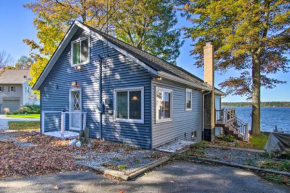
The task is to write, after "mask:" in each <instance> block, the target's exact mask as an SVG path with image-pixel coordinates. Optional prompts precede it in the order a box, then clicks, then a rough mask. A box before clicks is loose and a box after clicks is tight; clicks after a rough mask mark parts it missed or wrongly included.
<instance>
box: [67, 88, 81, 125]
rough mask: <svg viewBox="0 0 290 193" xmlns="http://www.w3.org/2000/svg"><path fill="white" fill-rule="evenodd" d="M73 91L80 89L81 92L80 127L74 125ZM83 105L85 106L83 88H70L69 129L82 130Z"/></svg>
mask: <svg viewBox="0 0 290 193" xmlns="http://www.w3.org/2000/svg"><path fill="white" fill-rule="evenodd" d="M73 91H79V92H80V101H79V102H80V110H79V111H80V114H79V119H80V124H79V128H77V127H72V126H71V125H72V113H71V112H73V108H72V103H73V101H72V92H73ZM82 106H83V103H82V89H81V88H77V87H75V88H70V89H69V130H74V131H80V130H82V113H81V112H82Z"/></svg>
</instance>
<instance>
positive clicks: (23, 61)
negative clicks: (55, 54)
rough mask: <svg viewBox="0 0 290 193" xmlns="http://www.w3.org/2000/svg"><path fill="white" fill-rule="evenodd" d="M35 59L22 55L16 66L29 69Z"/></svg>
mask: <svg viewBox="0 0 290 193" xmlns="http://www.w3.org/2000/svg"><path fill="white" fill-rule="evenodd" d="M33 62H34V61H33V59H32V58H30V57H27V56H21V57H20V58H19V59H18V60H17V62H16V64H15V68H16V69H29V68H30V66H31V64H33Z"/></svg>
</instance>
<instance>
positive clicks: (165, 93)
mask: <svg viewBox="0 0 290 193" xmlns="http://www.w3.org/2000/svg"><path fill="white" fill-rule="evenodd" d="M171 118H172V90H169V89H164V88H156V122H163V121H171V120H172V119H171Z"/></svg>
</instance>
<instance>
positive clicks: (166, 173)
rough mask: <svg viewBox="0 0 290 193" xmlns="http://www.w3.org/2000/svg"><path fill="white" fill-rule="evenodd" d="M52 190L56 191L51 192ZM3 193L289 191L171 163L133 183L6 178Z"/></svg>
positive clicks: (227, 170)
mask: <svg viewBox="0 0 290 193" xmlns="http://www.w3.org/2000/svg"><path fill="white" fill-rule="evenodd" d="M55 186H57V187H58V190H54V188H53V187H55ZM2 192H3V193H4V192H5V193H6V192H7V193H10V192H11V193H17V192H29V193H34V192H94V193H95V192H102V193H103V192H106V193H110V192H114V193H116V192H124V193H131V192H134V193H135V192H136V193H139V192H142V193H147V192H148V193H155V192H156V193H157V192H158V193H163V192H164V193H170V192H182V193H186V192H204V193H207V192H210V193H212V192H223V193H230V192H233V193H240V192H243V193H245V192H251V193H255V192H257V193H258V192H263V193H286V192H290V187H287V186H285V185H276V184H275V185H273V184H272V183H269V182H267V181H265V180H262V179H261V178H260V177H258V176H256V175H255V174H254V173H252V172H249V171H246V170H241V169H238V168H232V167H227V166H211V165H203V164H196V163H190V162H173V163H171V164H168V165H166V166H164V167H159V168H157V169H155V170H154V171H153V172H150V173H148V174H147V175H144V176H142V177H139V178H137V179H135V180H133V181H127V182H120V183H119V182H117V181H115V180H112V179H109V178H105V177H103V176H101V175H97V174H94V173H90V172H79V173H78V172H69V173H62V174H55V175H48V176H36V177H26V178H18V179H16V178H7V179H4V180H0V193H2Z"/></svg>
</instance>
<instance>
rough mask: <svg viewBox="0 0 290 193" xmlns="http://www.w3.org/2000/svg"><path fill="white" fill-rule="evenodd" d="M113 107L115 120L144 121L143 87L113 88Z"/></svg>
mask: <svg viewBox="0 0 290 193" xmlns="http://www.w3.org/2000/svg"><path fill="white" fill-rule="evenodd" d="M114 107H115V109H114V112H115V115H114V118H115V120H116V121H119V122H132V123H144V88H143V87H138V88H126V89H115V90H114Z"/></svg>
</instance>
